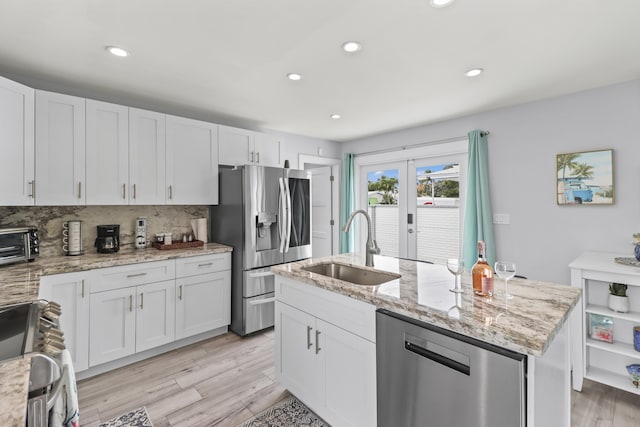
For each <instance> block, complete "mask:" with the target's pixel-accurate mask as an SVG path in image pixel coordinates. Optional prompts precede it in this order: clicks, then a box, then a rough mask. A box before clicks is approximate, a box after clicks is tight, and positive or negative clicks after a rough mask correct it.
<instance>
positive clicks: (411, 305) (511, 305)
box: [272, 254, 581, 427]
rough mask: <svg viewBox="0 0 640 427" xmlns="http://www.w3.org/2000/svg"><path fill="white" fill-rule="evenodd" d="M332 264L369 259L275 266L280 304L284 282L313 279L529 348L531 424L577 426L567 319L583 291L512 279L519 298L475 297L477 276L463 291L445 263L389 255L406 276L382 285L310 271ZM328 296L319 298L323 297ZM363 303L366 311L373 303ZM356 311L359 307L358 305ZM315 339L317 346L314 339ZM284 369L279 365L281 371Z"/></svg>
mask: <svg viewBox="0 0 640 427" xmlns="http://www.w3.org/2000/svg"><path fill="white" fill-rule="evenodd" d="M326 262H334V263H338V264H346V265H354V266H363V265H364V259H362V258H360V257H358V256H355V255H352V254H346V255H339V256H334V257H328V258H320V259H312V260H306V261H300V262H295V263H290V264H285V265H281V266H276V267H273V268H272V271H273V272H274V273H275V274H276V275H277V284H276V298H277V300H278V302H279V305H280V306H281V307H282V306H283V305H286V304H282V303H280V302H281V300H282V301H284V300H286V298H288V297H287V296H286V294H283V293H282V292H284V291H282V289H284V288H283V287H282V286H283V285H282V283H285V284H287V283H288V284H290V285H292V286H293V288H291V289H294V290H296V291H297V292H298V293H300V292H302V291H303V290H304V288H305V287H306V288H310V287H309V286H307V285H311V286H312V287H313V288H316V289H321V290H323V291H330V292H331V293H333V294H338V295H340V296H343V297H344V296H346V297H348V299H349V300H354V301H357V302H359V303H364V304H366V305H367V306H369V307H372V308H373V309H386V310H388V311H391V312H393V313H397V314H400V315H402V316H405V317H407V318H410V319H415V320H418V321H421V322H424V323H427V324H429V325H434V326H437V327H440V328H443V329H445V330H448V331H452V332H454V333H457V334H460V335H463V336H466V337H471V338H474V339H477V340H480V341H482V342H485V343H487V344H490V345H494V346H498V347H500V348H504V349H507V350H511V351H514V352H518V353H521V354H523V355H525V356H526V359H527V360H526V362H527V363H526V369H527V384H526V419H527V424H526V425H528V426H565V427H568V426H569V425H570V409H571V407H570V358H569V341H568V337H567V334H568V332H567V327H566V324H567V319H568V317H569V313H570V312H571V310H572V309H573V308H574V307H575V306H576V304H577V303H578V301H579V299H580V295H581V293H580V290H578V289H575V288H571V287H569V286H563V285H557V284H551V283H543V282H538V281H533V280H524V279H513V280H511V281H510V282H509V290H510V293H511V294H513V295H514V298H513V299H511V300H505V299H503V298H499V297H495V298H490V299H488V298H482V297H478V296H474V295H473V291H472V286H471V281H470V279H471V278H470V276H469V275H466V276H463V280H462V287H463V290H464V292H463V293H462V294H458V295H456V294H454V293H452V292H450V291H449V289H450V288H451V287H452V286H453V276H452V275H451V274H450V273H449V272H448V271H447V270H446V268H445V267H444V266H439V265H433V264H428V263H423V262H416V261H407V260H399V259H395V258H388V257H383V256H376V257H375V267H374V269H376V270H381V271H386V272H392V273H396V274H399V275H400V276H401V277H400V278H399V279H395V280H391V281H388V282H386V283H382V284H380V285H376V286H363V285H356V284H353V283H349V282H345V281H342V280H337V279H333V278H331V277H327V276H325V275H322V274H317V273H311V272H309V271H306V270H304V268H305V267H307V266H311V265H315V264H320V263H326ZM278 282H280V283H281V284H280V285H279V284H278ZM495 286H496V290H497V291H498V292H499V291H501V290H502V286H503V283H502V281H499V280H496V284H495ZM296 287H297V288H296ZM279 289H280V290H281V294H280V297H279V295H278V290H279ZM287 292H288V293H289V294H291V293H292V292H290V291H287ZM327 296H328V297H329V295H327ZM320 299H321V298H316V301H319V300H320ZM298 300H302V299H298ZM285 308H286V307H285ZM363 309H364V310H365V311H366V307H363ZM276 310H278V309H277V308H276ZM353 311H357V307H355V308H354V310H353ZM367 316H370V314H367ZM354 323H357V322H354ZM277 324H278V319H277V318H276V325H277ZM338 326H340V325H338ZM276 332H277V333H278V331H276ZM367 334H369V335H367ZM360 336H362V337H364V338H365V339H368V340H369V342H372V341H373V342H372V344H373V345H375V335H374V337H373V338H371V334H370V331H366V330H364V332H363V333H361V334H360ZM312 338H313V337H311V339H310V340H309V344H312V342H311V341H313V339H312ZM365 341H366V340H365ZM276 353H278V349H276ZM277 363H278V362H277ZM278 369H279V367H278V366H276V371H278ZM374 384H375V382H374ZM294 394H295V393H294ZM312 409H313V408H312ZM320 415H321V416H322V414H320Z"/></svg>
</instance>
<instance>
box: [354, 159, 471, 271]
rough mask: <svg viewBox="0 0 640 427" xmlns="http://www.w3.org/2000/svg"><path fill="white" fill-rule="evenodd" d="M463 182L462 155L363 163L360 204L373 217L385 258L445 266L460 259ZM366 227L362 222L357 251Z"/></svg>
mask: <svg viewBox="0 0 640 427" xmlns="http://www.w3.org/2000/svg"><path fill="white" fill-rule="evenodd" d="M465 183H466V154H463V153H455V154H446V155H433V156H426V157H422V158H418V159H409V160H402V161H395V162H387V163H376V164H364V163H363V164H361V165H360V168H359V179H358V190H359V191H358V203H357V206H358V208H359V209H365V210H366V211H367V212H368V213H369V216H370V217H371V222H372V234H373V236H372V237H373V238H374V239H375V240H376V241H377V243H378V246H379V247H380V250H381V254H382V255H386V256H392V257H400V258H409V259H416V260H421V261H429V262H433V263H436V264H446V260H447V258H459V257H460V242H461V240H462V239H461V230H462V221H463V218H464V206H463V204H464V203H463V201H464V191H465ZM366 226H367V225H366V223H365V222H364V220H361V221H360V222H359V234H358V238H357V241H358V246H357V251H363V250H364V242H365V241H366V230H367V229H366Z"/></svg>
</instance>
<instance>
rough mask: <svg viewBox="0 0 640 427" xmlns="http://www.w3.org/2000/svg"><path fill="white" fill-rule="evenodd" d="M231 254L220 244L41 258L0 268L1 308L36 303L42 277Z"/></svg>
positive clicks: (228, 249) (228, 248) (228, 247)
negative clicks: (224, 253)
mask: <svg viewBox="0 0 640 427" xmlns="http://www.w3.org/2000/svg"><path fill="white" fill-rule="evenodd" d="M232 250H233V248H231V247H230V246H226V245H222V244H220V243H207V244H205V245H204V246H200V247H195V248H187V249H169V250H162V251H161V250H158V249H154V248H148V249H134V248H123V249H121V250H120V251H119V252H116V253H114V254H99V253H96V252H95V251H91V253H86V254H84V255H79V256H52V257H40V258H37V259H36V260H35V261H34V262H24V263H18V264H10V265H6V266H2V267H0V306H2V305H10V304H18V303H21V302H28V301H33V300H35V299H37V298H38V289H39V286H40V277H41V276H48V275H52V274H61V273H71V272H75V271H88V270H94V269H96V268H105V267H115V266H118V265H127V264H138V263H141V262H152V261H163V260H167V259H175V258H186V257H192V256H198V255H208V254H216V253H222V252H230V251H232Z"/></svg>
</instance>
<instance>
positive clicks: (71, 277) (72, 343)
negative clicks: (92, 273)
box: [38, 272, 90, 372]
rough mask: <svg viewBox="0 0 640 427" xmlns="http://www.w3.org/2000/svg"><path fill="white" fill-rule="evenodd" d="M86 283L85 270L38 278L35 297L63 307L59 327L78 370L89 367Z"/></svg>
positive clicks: (87, 282) (87, 284)
mask: <svg viewBox="0 0 640 427" xmlns="http://www.w3.org/2000/svg"><path fill="white" fill-rule="evenodd" d="M89 286H90V279H89V277H88V275H87V273H85V272H82V273H66V274H56V275H53V276H44V277H42V278H40V290H39V294H38V297H39V298H41V299H45V300H47V301H55V302H57V303H58V304H60V306H61V307H62V315H61V316H60V328H61V329H62V331H63V332H64V342H65V346H66V347H67V349H68V350H69V352H70V353H71V359H72V360H73V366H74V369H75V370H76V371H77V372H79V371H84V370H85V369H88V368H89V292H90V288H89Z"/></svg>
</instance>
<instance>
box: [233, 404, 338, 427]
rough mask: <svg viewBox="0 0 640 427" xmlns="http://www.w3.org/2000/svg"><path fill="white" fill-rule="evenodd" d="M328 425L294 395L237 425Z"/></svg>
mask: <svg viewBox="0 0 640 427" xmlns="http://www.w3.org/2000/svg"><path fill="white" fill-rule="evenodd" d="M290 426H310V427H330V426H329V424H327V423H325V422H324V421H323V420H322V418H320V417H319V416H317V415H316V414H315V413H313V411H311V409H309V408H307V407H306V406H304V404H303V403H302V402H300V401H299V400H298V399H296V398H295V397H294V396H291V397H288V398H286V399H285V400H283V401H282V402H279V403H277V404H275V405H274V406H272V407H271V408H269V409H267V410H265V411H263V412H261V413H259V414H258V415H256V416H255V417H253V418H251V419H250V420H249V421H246V422H244V423H242V424H240V425H239V426H238V427H290Z"/></svg>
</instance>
